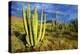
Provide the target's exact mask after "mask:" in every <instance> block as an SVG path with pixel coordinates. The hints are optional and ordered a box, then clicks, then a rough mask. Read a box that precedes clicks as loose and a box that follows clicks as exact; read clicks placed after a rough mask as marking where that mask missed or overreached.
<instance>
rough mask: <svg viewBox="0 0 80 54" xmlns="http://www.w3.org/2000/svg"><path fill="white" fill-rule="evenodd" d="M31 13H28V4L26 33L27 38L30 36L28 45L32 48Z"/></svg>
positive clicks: (28, 9)
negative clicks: (27, 33) (27, 34)
mask: <svg viewBox="0 0 80 54" xmlns="http://www.w3.org/2000/svg"><path fill="white" fill-rule="evenodd" d="M30 18H31V11H30V5H29V4H28V8H27V19H28V27H29V28H28V31H29V36H30V43H31V46H33V37H32V28H31V20H30Z"/></svg>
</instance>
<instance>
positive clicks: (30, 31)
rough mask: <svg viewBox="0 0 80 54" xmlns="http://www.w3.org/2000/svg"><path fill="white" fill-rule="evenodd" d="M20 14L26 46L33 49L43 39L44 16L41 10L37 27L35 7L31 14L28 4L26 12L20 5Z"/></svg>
mask: <svg viewBox="0 0 80 54" xmlns="http://www.w3.org/2000/svg"><path fill="white" fill-rule="evenodd" d="M22 14H23V24H24V30H25V33H26V41H27V43H26V46H28V47H34V48H35V47H37V46H38V45H39V43H40V42H41V41H43V39H44V36H45V28H46V15H45V14H43V9H42V12H41V18H40V27H39V23H38V13H37V8H36V6H35V7H34V12H33V14H31V11H30V5H29V4H28V7H27V10H25V8H24V5H22ZM43 19H44V20H43Z"/></svg>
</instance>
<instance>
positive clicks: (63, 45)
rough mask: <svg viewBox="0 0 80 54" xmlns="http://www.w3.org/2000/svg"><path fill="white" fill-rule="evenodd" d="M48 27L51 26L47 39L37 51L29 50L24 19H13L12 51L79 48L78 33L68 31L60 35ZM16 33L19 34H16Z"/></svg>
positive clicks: (47, 32) (48, 29) (47, 31)
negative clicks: (26, 44) (26, 42)
mask: <svg viewBox="0 0 80 54" xmlns="http://www.w3.org/2000/svg"><path fill="white" fill-rule="evenodd" d="M48 27H50V26H48V25H47V28H46V29H47V30H46V34H45V36H46V37H45V38H44V41H43V42H41V43H40V44H39V46H38V47H37V48H36V49H31V48H27V47H26V46H25V40H24V39H25V35H24V26H23V22H22V18H18V17H11V51H12V52H29V51H47V50H65V49H77V48H78V41H77V33H75V32H70V31H68V30H67V31H65V32H64V31H63V32H60V33H58V32H52V31H51V28H48ZM58 30H59V29H58ZM53 31H55V30H53ZM15 32H17V33H16V34H15ZM22 33H23V34H22ZM74 38H75V39H74Z"/></svg>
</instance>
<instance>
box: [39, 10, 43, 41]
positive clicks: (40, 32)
mask: <svg viewBox="0 0 80 54" xmlns="http://www.w3.org/2000/svg"><path fill="white" fill-rule="evenodd" d="M42 18H43V9H42V13H41V19H40V20H41V21H40V29H39V30H40V31H39V36H38V42H39V41H40V39H41V36H42V35H41V34H42Z"/></svg>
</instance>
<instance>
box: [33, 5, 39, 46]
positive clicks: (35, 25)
mask: <svg viewBox="0 0 80 54" xmlns="http://www.w3.org/2000/svg"><path fill="white" fill-rule="evenodd" d="M32 26H33V35H34V42H35V45H36V44H37V29H38V13H37V8H36V7H35V8H34V14H33V16H32Z"/></svg>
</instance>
